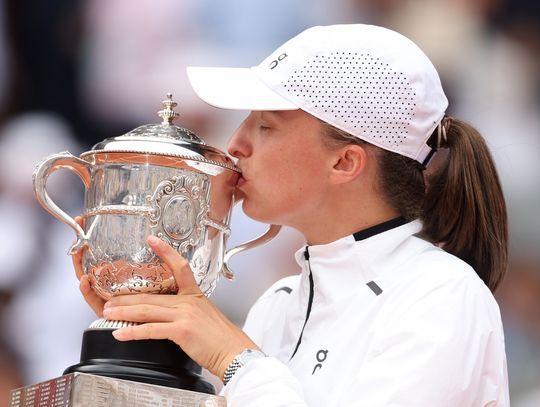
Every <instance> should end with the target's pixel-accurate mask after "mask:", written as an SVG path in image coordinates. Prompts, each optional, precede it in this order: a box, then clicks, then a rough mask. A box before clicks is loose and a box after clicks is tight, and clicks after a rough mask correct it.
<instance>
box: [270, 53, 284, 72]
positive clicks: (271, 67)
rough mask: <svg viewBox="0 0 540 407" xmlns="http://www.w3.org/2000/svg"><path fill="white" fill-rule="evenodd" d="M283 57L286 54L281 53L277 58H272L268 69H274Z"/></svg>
mask: <svg viewBox="0 0 540 407" xmlns="http://www.w3.org/2000/svg"><path fill="white" fill-rule="evenodd" d="M285 58H287V54H285V53H283V54H281V55H280V56H279V57H277V59H274V60H273V61H272V62H270V65H269V67H270V69H274V68H275V67H276V66H278V64H279V63H280V62H281V61H283V60H284V59H285Z"/></svg>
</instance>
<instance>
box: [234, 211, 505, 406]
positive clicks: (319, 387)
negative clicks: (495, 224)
mask: <svg viewBox="0 0 540 407" xmlns="http://www.w3.org/2000/svg"><path fill="white" fill-rule="evenodd" d="M420 228H421V224H420V223H419V222H418V221H415V222H411V223H407V224H403V225H401V226H397V227H394V228H391V229H390V230H386V231H383V232H382V233H375V230H371V231H367V234H366V236H367V237H366V236H358V238H359V239H360V240H358V241H356V239H355V237H354V236H347V237H345V238H342V239H340V240H337V241H335V242H333V243H330V244H327V245H320V246H308V247H307V248H303V249H301V250H299V251H298V252H297V253H296V259H297V261H298V263H299V265H300V266H301V268H302V273H301V274H300V275H299V276H292V277H287V278H284V279H282V280H280V281H278V282H277V283H276V284H274V285H273V286H272V287H271V288H270V289H269V290H268V291H267V292H266V293H265V294H264V295H263V296H262V297H261V298H260V299H259V300H258V301H257V303H256V304H255V305H254V306H253V308H252V309H251V311H250V313H249V315H248V318H247V321H246V324H245V328H244V329H245V331H246V332H247V334H248V335H249V336H250V337H251V338H252V339H253V340H254V341H255V342H256V343H257V344H258V345H259V346H260V347H261V349H262V350H263V351H264V352H265V353H267V354H268V355H269V356H270V357H268V358H261V359H256V360H253V361H251V362H250V363H248V364H247V365H246V366H244V367H242V368H241V369H239V370H238V371H237V372H236V374H235V375H234V376H233V378H232V379H231V381H230V382H229V383H228V385H227V386H225V388H224V391H223V392H224V395H225V396H226V398H227V404H228V406H229V407H247V406H257V407H261V406H325V407H326V406H370V407H372V406H415V407H419V406H430V407H433V406H437V407H441V406H452V407H457V406H459V407H467V406H475V407H476V406H509V395H508V380H507V370H506V357H505V350H504V337H503V328H502V323H501V317H500V313H499V308H498V306H497V303H496V302H495V300H494V298H493V296H492V294H491V292H490V291H489V289H488V288H487V287H486V286H485V284H484V283H483V282H482V281H481V279H480V278H479V277H478V276H477V275H476V273H475V272H474V270H473V269H472V268H471V267H469V266H468V265H467V264H466V263H465V262H463V261H461V260H460V259H458V258H456V257H454V256H452V255H450V254H448V253H446V252H444V251H443V250H441V249H439V248H437V247H436V246H434V245H432V244H431V243H428V242H426V241H425V240H422V239H420V238H417V237H415V236H414V234H415V233H417V232H418V231H419V230H420ZM383 229H384V228H383ZM373 233H375V234H374V235H372V236H368V235H370V234H373ZM362 237H366V238H363V239H362ZM306 250H307V252H308V253H309V260H306V258H305V253H306ZM308 314H309V316H308V317H307V320H306V316H307V315H308ZM295 349H296V353H295ZM293 354H294V356H293Z"/></svg>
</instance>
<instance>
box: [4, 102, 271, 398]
mask: <svg viewBox="0 0 540 407" xmlns="http://www.w3.org/2000/svg"><path fill="white" fill-rule="evenodd" d="M163 105H164V109H163V110H161V111H159V113H158V114H159V116H160V117H161V119H162V122H161V123H159V124H149V125H143V126H140V127H137V128H136V129H134V130H132V131H130V132H129V133H127V134H124V135H122V136H119V137H113V138H109V139H106V140H104V141H102V142H100V143H98V144H96V145H95V146H94V147H93V148H92V149H91V150H90V151H87V152H85V153H83V154H81V156H80V158H78V157H75V156H73V155H72V154H70V153H69V152H67V151H66V152H62V153H58V154H54V155H51V156H50V157H47V158H46V159H45V160H44V161H43V162H41V163H40V164H39V165H38V166H37V168H36V170H35V172H34V176H33V181H34V190H35V193H36V197H37V199H38V201H39V203H40V204H41V205H42V206H43V207H44V208H45V209H46V210H47V211H49V212H50V213H51V214H52V215H53V216H55V217H56V218H58V219H59V220H61V221H62V222H64V223H66V224H67V225H69V226H70V227H71V228H73V230H74V231H75V233H76V235H77V240H76V242H75V244H74V245H73V246H72V247H71V249H70V251H69V253H70V254H73V253H76V252H78V251H80V250H83V270H84V272H85V273H86V274H88V276H89V280H90V283H91V285H92V287H93V289H94V290H95V291H96V292H97V293H98V294H99V295H100V296H101V297H102V298H104V299H109V298H111V297H112V296H115V295H124V294H132V293H152V294H174V293H176V292H177V291H178V287H177V285H176V282H175V280H174V277H173V275H172V273H171V272H170V271H169V270H168V269H167V268H166V267H164V265H163V263H162V261H161V259H160V258H158V257H157V256H156V255H155V254H154V253H153V251H152V250H151V249H150V248H149V247H148V245H147V243H146V239H147V237H148V236H149V235H150V234H152V235H155V236H158V237H159V238H161V239H162V240H164V241H166V242H167V243H168V244H169V245H170V246H171V247H173V248H174V249H175V250H177V251H178V252H179V253H180V254H181V255H182V256H183V257H185V258H186V259H187V260H188V261H189V263H190V266H191V269H192V271H193V274H194V276H195V279H196V281H197V283H198V284H199V287H200V289H201V291H202V292H203V293H204V294H205V295H207V296H208V295H210V294H211V293H212V291H213V290H214V288H215V287H216V283H217V280H218V277H219V276H220V274H223V275H224V276H225V277H226V278H229V279H232V278H233V273H232V272H231V270H230V269H229V265H228V261H229V259H230V257H231V256H233V255H235V254H237V253H239V252H241V251H243V250H246V249H249V248H252V247H255V246H258V245H260V244H264V243H266V242H267V241H269V240H271V239H272V238H273V237H274V236H275V235H276V234H277V233H278V232H279V226H276V225H272V226H270V227H269V229H268V230H267V231H266V232H265V233H264V234H263V235H261V236H260V237H258V238H256V239H254V240H252V241H250V242H247V243H245V244H243V245H240V246H238V247H236V248H234V249H231V250H228V251H226V242H227V238H228V236H229V234H230V228H229V221H230V215H231V210H232V207H233V205H234V202H235V197H234V191H235V185H236V182H237V180H238V177H239V173H240V171H239V169H238V168H237V167H236V166H235V165H234V163H233V162H232V161H231V159H230V158H229V157H227V156H226V155H225V154H224V153H223V152H221V151H220V150H218V149H216V148H213V147H211V146H209V145H207V144H206V143H205V142H204V141H202V140H201V139H200V138H198V137H197V136H196V135H195V134H193V133H192V132H191V131H189V130H187V129H185V128H183V127H180V126H177V125H175V124H173V120H174V119H175V118H176V117H177V116H178V113H176V112H175V111H174V110H173V108H174V107H175V106H176V105H177V104H176V102H174V101H173V100H172V95H171V94H168V95H167V100H165V101H163ZM60 168H65V169H69V170H71V171H73V172H75V173H76V174H77V175H78V176H79V177H80V178H81V180H82V182H83V183H84V186H85V210H84V213H83V214H82V216H83V218H84V222H83V224H84V227H82V226H81V225H79V224H78V223H77V222H75V220H74V219H73V218H72V217H70V216H69V215H68V214H66V213H65V212H64V211H63V210H62V209H60V208H59V207H58V206H57V205H56V204H55V203H54V202H53V200H52V199H51V198H50V197H49V195H48V193H47V190H46V182H47V178H48V177H49V175H50V174H51V173H52V172H54V171H56V170H57V169H60ZM130 324H133V323H132V322H129V321H127V322H126V321H108V320H104V319H99V320H97V321H95V322H94V323H93V324H92V325H91V326H90V327H89V328H88V329H87V330H86V331H85V332H84V334H83V344H82V350H81V362H80V363H79V364H77V365H74V366H71V367H68V368H67V369H66V371H65V372H64V374H65V375H64V376H62V377H61V378H58V379H54V380H63V381H65V380H66V378H67V377H69V378H70V382H71V381H72V380H86V377H88V376H91V377H95V376H98V378H99V380H101V381H103V380H105V379H103V378H106V380H109V381H111V380H112V381H115V380H116V381H118V383H121V384H122V386H124V387H123V388H129V386H132V387H134V388H140V386H142V385H143V384H142V383H145V384H144V386H158V387H159V386H165V387H167V388H168V391H169V392H171V391H179V392H186V391H190V392H192V393H193V392H195V393H196V394H200V395H202V396H201V397H203V399H204V400H211V401H210V402H212V400H214V401H216V402H219V403H220V404H215V405H223V404H221V403H223V402H224V400H220V399H221V398H220V397H218V396H211V394H212V393H213V392H214V389H213V386H211V385H210V384H209V383H207V382H206V381H204V380H203V379H202V377H201V376H200V371H201V369H200V367H199V366H198V365H196V364H195V363H194V362H193V361H192V360H191V359H189V357H187V355H185V353H183V351H182V350H181V349H180V348H179V347H178V346H177V345H176V344H174V343H172V342H170V341H161V340H160V341H157V340H148V341H130V342H118V341H115V340H114V338H113V337H112V335H111V331H112V330H114V329H117V328H119V327H122V326H126V325H130ZM74 378H76V379H74ZM96 380H97V379H96ZM99 380H98V381H99ZM36 386H37V385H35V386H28V388H23V389H17V390H14V392H13V393H12V395H17V397H15V399H12V404H11V405H12V406H19V405H25V406H26V405H34V404H17V401H14V400H19V401H20V400H22V399H23V398H24V397H23V396H24V395H25V394H27V393H28V391H29V389H30V388H36ZM117 386H118V385H117ZM126 386H127V387H126ZM70 389H71V391H73V389H76V386H72V387H70ZM33 397H34V399H35V400H36V403H38V402H39V400H38V398H36V397H35V395H34V396H33ZM204 397H206V398H204ZM209 397H210V398H209ZM211 397H213V399H211ZM75 398H76V395H74V396H73V399H75ZM195 399H197V398H195ZM197 400H199V399H197ZM204 400H203V401H204ZM199 402H200V400H199V401H197V403H199ZM205 402H206V401H205ZM35 405H48V404H35ZM50 405H56V404H50ZM62 405H63V404H62ZM66 405H71V404H66ZM73 405H74V404H73ZM86 405H92V404H86ZM100 405H109V404H100ZM111 405H112V404H111ZM115 405H117V404H115ZM119 405H120V404H119ZM126 405H128V404H126ZM138 405H144V404H138ZM174 405H176V404H174ZM182 405H191V404H182ZM193 405H204V404H193ZM208 405H213V404H208Z"/></svg>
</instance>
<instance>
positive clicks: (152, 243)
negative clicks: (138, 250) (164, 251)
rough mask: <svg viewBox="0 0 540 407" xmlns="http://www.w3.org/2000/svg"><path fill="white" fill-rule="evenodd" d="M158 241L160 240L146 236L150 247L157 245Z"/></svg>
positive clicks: (152, 236)
mask: <svg viewBox="0 0 540 407" xmlns="http://www.w3.org/2000/svg"><path fill="white" fill-rule="evenodd" d="M160 241H161V240H160V239H159V238H158V237H156V236H154V235H150V236H148V243H150V244H151V245H156V244H158V243H159V242H160Z"/></svg>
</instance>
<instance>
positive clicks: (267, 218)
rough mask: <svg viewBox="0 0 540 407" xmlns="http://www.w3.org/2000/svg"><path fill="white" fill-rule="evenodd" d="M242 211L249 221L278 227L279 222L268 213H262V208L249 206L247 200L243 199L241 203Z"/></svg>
mask: <svg viewBox="0 0 540 407" xmlns="http://www.w3.org/2000/svg"><path fill="white" fill-rule="evenodd" d="M242 210H243V211H244V213H245V214H246V216H247V217H248V218H250V219H253V220H255V221H257V222H261V223H267V224H274V225H279V224H280V223H279V221H278V220H277V219H276V218H275V217H273V216H271V215H270V214H269V213H268V212H265V211H264V208H263V207H261V206H260V205H255V206H253V205H251V204H250V201H249V199H248V198H246V199H244V201H243V202H242Z"/></svg>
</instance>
